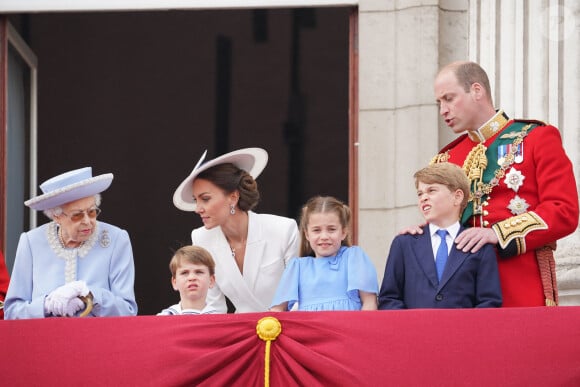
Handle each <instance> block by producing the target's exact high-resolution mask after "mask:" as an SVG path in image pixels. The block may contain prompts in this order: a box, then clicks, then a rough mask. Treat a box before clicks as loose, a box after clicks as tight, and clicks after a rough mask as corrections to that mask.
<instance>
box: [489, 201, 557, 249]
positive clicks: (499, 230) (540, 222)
mask: <svg viewBox="0 0 580 387" xmlns="http://www.w3.org/2000/svg"><path fill="white" fill-rule="evenodd" d="M492 228H493V229H494V230H495V233H496V234H497V238H498V240H499V245H500V246H501V248H502V249H505V248H506V246H507V245H508V244H509V243H510V242H511V241H512V240H513V239H514V238H521V239H523V238H524V237H525V236H526V235H528V233H530V232H531V231H534V230H546V229H547V228H548V225H547V224H546V222H544V219H542V218H541V217H540V216H539V215H538V214H536V213H535V212H533V211H530V212H525V213H523V214H520V215H516V216H512V217H511V218H508V219H506V220H502V221H500V222H497V223H496V224H494V225H493V226H492ZM521 242H523V241H521ZM517 243H518V250H520V248H521V249H522V250H523V251H518V253H519V254H522V253H525V243H521V244H520V241H519V240H518V242H517Z"/></svg>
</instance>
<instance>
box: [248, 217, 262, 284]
mask: <svg viewBox="0 0 580 387" xmlns="http://www.w3.org/2000/svg"><path fill="white" fill-rule="evenodd" d="M248 217H249V218H248V240H247V242H246V255H245V256H244V277H245V279H246V283H247V284H248V285H249V286H250V288H252V289H253V288H254V285H255V284H256V281H257V279H258V274H259V272H260V266H261V265H262V259H263V258H264V249H265V248H266V241H265V240H264V237H263V232H262V227H263V225H262V224H260V223H259V222H258V220H257V218H256V214H255V213H253V212H251V211H249V212H248Z"/></svg>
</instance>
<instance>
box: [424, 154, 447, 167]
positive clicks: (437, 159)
mask: <svg viewBox="0 0 580 387" xmlns="http://www.w3.org/2000/svg"><path fill="white" fill-rule="evenodd" d="M447 161H449V151H445V152H443V153H439V154H436V155H435V156H433V158H432V159H431V161H430V162H429V165H433V164H439V163H446V162H447Z"/></svg>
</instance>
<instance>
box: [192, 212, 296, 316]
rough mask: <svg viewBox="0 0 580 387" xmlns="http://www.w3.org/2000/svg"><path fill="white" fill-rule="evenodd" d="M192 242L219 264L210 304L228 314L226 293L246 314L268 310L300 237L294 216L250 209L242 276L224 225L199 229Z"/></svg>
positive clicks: (209, 294) (209, 297) (194, 232)
mask: <svg viewBox="0 0 580 387" xmlns="http://www.w3.org/2000/svg"><path fill="white" fill-rule="evenodd" d="M191 241H192V243H193V244H194V245H197V246H201V247H204V248H205V249H206V250H208V251H209V252H210V253H211V255H212V257H213V259H214V260H215V263H216V268H215V278H216V284H215V286H214V287H213V288H212V289H210V290H209V292H208V295H207V304H208V305H211V306H213V307H214V308H215V309H216V310H217V311H218V313H226V312H227V306H226V300H225V297H224V295H225V296H227V297H228V298H229V299H230V301H231V302H232V303H233V304H234V305H235V307H236V313H247V312H265V311H267V310H268V308H269V307H270V305H271V302H272V299H273V298H274V294H275V293H276V288H277V287H278V283H279V282H280V278H281V277H282V272H283V271H284V268H285V267H286V263H287V262H288V261H289V260H290V258H292V257H296V256H297V254H298V243H299V238H298V227H297V226H296V221H295V220H294V219H290V218H285V217H281V216H276V215H269V214H256V213H255V212H252V211H249V212H248V238H247V240H246V254H245V256H244V269H243V270H244V274H243V275H242V273H240V270H239V269H238V266H237V265H236V262H235V260H234V258H233V257H232V252H231V250H230V246H229V244H228V242H227V240H226V237H225V235H224V233H223V232H222V230H221V227H214V228H212V229H211V230H208V229H206V228H205V227H200V228H197V229H195V230H193V231H192V232H191Z"/></svg>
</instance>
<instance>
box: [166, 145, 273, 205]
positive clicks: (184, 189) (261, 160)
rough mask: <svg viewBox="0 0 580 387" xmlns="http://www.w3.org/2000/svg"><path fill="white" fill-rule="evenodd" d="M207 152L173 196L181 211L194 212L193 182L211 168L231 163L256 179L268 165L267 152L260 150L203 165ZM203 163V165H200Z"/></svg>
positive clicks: (229, 154)
mask: <svg viewBox="0 0 580 387" xmlns="http://www.w3.org/2000/svg"><path fill="white" fill-rule="evenodd" d="M206 154H207V150H206V151H205V152H203V154H202V155H201V158H200V159H199V161H198V162H197V164H196V165H195V167H194V168H193V171H191V173H190V174H189V176H187V177H186V178H185V180H183V181H182V182H181V184H180V185H179V187H177V189H176V190H175V193H174V194H173V204H174V205H175V207H177V208H179V209H180V210H182V211H195V209H196V207H197V206H196V204H195V202H194V201H193V193H192V192H191V189H192V184H193V180H195V178H196V177H197V175H199V174H200V172H203V171H205V170H206V169H209V168H211V167H214V166H216V165H219V164H226V163H232V164H234V165H235V166H236V167H238V168H240V169H243V170H244V171H246V172H248V173H249V174H250V176H252V177H253V178H254V179H256V178H257V177H258V176H259V175H260V173H262V171H263V170H264V168H266V164H268V152H266V151H265V150H264V149H262V148H244V149H238V150H236V151H233V152H230V153H226V154H225V155H221V156H219V157H216V158H215V159H213V160H209V161H208V162H206V163H203V160H204V159H205V155H206ZM202 163H203V164H202Z"/></svg>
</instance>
